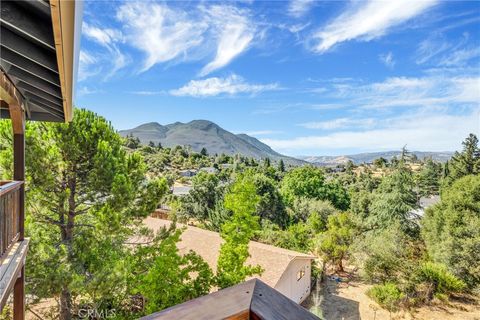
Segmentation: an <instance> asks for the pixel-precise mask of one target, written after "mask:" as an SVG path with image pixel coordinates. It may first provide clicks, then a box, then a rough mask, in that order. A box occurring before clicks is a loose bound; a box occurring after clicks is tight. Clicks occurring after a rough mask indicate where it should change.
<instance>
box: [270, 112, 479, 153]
mask: <svg viewBox="0 0 480 320" xmlns="http://www.w3.org/2000/svg"><path fill="white" fill-rule="evenodd" d="M479 120H480V119H479V113H478V109H473V111H472V112H469V113H467V114H463V115H456V114H448V113H439V112H438V110H434V109H431V110H428V111H422V110H420V111H419V112H417V113H412V114H410V115H409V116H401V117H397V118H390V119H384V120H383V121H382V122H383V124H384V125H383V126H381V127H377V128H372V129H367V130H363V131H340V132H334V133H331V134H328V135H322V136H303V137H297V138H293V139H261V141H262V142H264V143H266V144H268V145H269V146H271V147H272V148H273V149H274V150H277V151H279V152H284V153H287V154H291V155H294V154H298V152H302V153H303V152H306V150H308V152H309V153H310V154H314V155H322V154H325V153H330V154H332V153H333V154H335V153H336V154H339V153H341V152H342V151H341V150H345V149H350V150H357V151H358V152H361V151H373V150H377V151H378V150H392V149H394V150H398V149H399V148H401V147H402V146H404V145H407V146H408V148H409V149H411V150H422V151H452V150H458V149H460V147H461V141H463V139H464V138H465V137H466V136H467V135H468V134H469V133H471V132H474V133H477V134H478V133H479ZM379 123H381V122H379ZM336 150H337V151H336Z"/></svg>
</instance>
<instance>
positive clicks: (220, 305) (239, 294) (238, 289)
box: [141, 279, 319, 320]
mask: <svg viewBox="0 0 480 320" xmlns="http://www.w3.org/2000/svg"><path fill="white" fill-rule="evenodd" d="M141 319H142V320H153V319H163V320H170V319H172V320H177V319H183V320H191V319H195V320H202V319H205V320H207V319H208V320H216V319H264V320H291V319H302V320H319V318H318V317H317V316H315V315H314V314H312V313H310V312H309V311H308V310H306V309H305V308H303V307H302V306H300V305H298V304H296V303H295V302H293V301H292V300H290V299H288V298H287V297H285V296H284V295H282V294H281V293H280V292H278V291H276V290H275V289H273V288H271V287H269V286H267V285H266V284H265V283H263V282H262V281H260V280H259V279H252V280H249V281H246V282H243V283H240V284H237V285H236V286H233V287H229V288H226V289H223V290H220V291H217V292H214V293H211V294H209V295H206V296H203V297H200V298H196V299H193V300H190V301H187V302H184V303H182V304H179V305H176V306H173V307H171V308H168V309H165V310H163V311H160V312H157V313H154V314H151V315H148V316H146V317H143V318H141Z"/></svg>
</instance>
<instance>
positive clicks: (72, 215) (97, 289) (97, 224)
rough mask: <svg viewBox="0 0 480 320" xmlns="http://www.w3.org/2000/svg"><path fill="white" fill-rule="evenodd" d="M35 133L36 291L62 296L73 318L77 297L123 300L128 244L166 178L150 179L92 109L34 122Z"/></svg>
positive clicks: (32, 233) (30, 170)
mask: <svg viewBox="0 0 480 320" xmlns="http://www.w3.org/2000/svg"><path fill="white" fill-rule="evenodd" d="M28 132H29V139H28V145H27V148H28V150H29V156H28V158H27V162H26V167H27V176H28V190H29V192H28V194H27V197H28V198H27V199H28V202H27V204H28V207H27V218H26V233H27V235H28V236H29V237H31V242H30V249H29V256H28V259H29V263H28V264H27V265H26V266H27V271H26V274H28V276H27V277H28V279H29V280H28V281H29V286H27V290H28V293H29V295H31V296H34V297H38V298H51V297H56V298H58V300H59V307H60V308H59V309H60V310H59V318H60V319H61V320H68V319H71V318H72V317H73V311H74V309H75V308H76V303H77V301H78V299H77V297H82V299H85V298H87V297H92V296H95V301H94V302H95V303H96V304H98V305H100V304H101V303H103V302H105V301H110V303H115V302H117V303H118V300H117V299H120V297H119V296H120V295H121V294H120V293H121V292H122V291H123V290H124V288H120V287H119V286H121V285H122V284H123V283H125V280H126V278H127V275H126V274H125V272H124V270H125V263H124V259H123V258H122V257H126V256H127V255H128V252H127V251H126V250H127V248H126V247H125V245H124V243H125V242H126V241H127V239H128V238H129V237H130V236H131V235H132V232H133V231H134V230H135V226H136V225H137V224H138V223H139V222H140V221H141V219H142V218H143V217H145V216H146V215H147V214H149V213H150V212H151V211H152V210H153V209H154V208H155V207H156V205H157V204H158V202H159V200H160V199H161V197H162V196H163V194H165V193H166V192H167V185H166V181H165V180H163V179H162V180H152V181H147V180H146V179H145V175H144V173H145V166H144V164H143V162H142V159H141V158H140V156H139V155H138V154H137V153H127V152H126V151H125V150H124V148H123V140H122V138H121V137H120V136H119V135H118V134H117V133H116V131H115V130H114V129H113V127H112V126H111V125H110V124H109V122H107V121H106V120H105V119H104V118H102V117H99V116H97V115H96V114H94V113H93V112H90V111H86V110H75V115H74V118H73V121H72V122H70V123H61V124H60V123H59V124H42V125H39V124H30V125H29V130H28Z"/></svg>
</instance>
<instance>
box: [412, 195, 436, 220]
mask: <svg viewBox="0 0 480 320" xmlns="http://www.w3.org/2000/svg"><path fill="white" fill-rule="evenodd" d="M438 202H440V196H438V195H434V196H430V197H421V198H420V200H419V201H418V204H419V208H418V209H415V210H413V211H412V212H411V214H412V216H414V217H423V215H424V214H425V210H426V209H427V208H428V207H431V206H433V205H435V204H437V203H438Z"/></svg>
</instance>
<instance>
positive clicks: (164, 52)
mask: <svg viewBox="0 0 480 320" xmlns="http://www.w3.org/2000/svg"><path fill="white" fill-rule="evenodd" d="M116 17H117V19H118V20H119V21H120V22H121V23H122V24H123V26H124V29H123V33H124V38H125V40H126V42H127V43H128V44H129V45H131V46H133V47H135V48H136V49H138V50H140V51H142V52H143V53H144V54H145V60H144V61H143V65H142V67H141V70H140V71H141V72H143V71H146V70H148V69H150V68H151V67H153V66H154V65H156V64H158V63H165V62H169V61H180V60H182V61H186V60H203V59H206V58H207V57H211V56H213V58H212V61H210V62H209V63H208V64H207V65H205V66H204V67H203V68H202V70H201V71H200V75H201V76H205V75H207V74H209V73H211V72H212V71H214V70H217V69H220V68H222V67H224V66H226V65H228V64H229V63H230V62H231V61H232V60H233V59H235V58H236V57H238V56H239V55H240V54H241V53H242V52H244V51H246V50H247V49H248V48H249V47H250V46H251V45H252V43H253V40H254V38H255V37H256V35H257V24H256V23H255V21H254V20H253V19H252V18H251V16H250V11H249V10H248V9H239V8H237V7H235V6H231V5H205V4H201V5H199V6H198V7H196V8H194V9H191V10H186V9H183V8H182V6H178V7H175V8H174V7H173V6H168V5H167V4H166V3H155V2H126V3H124V4H123V5H121V6H120V7H119V9H118V10H117V14H116Z"/></svg>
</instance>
